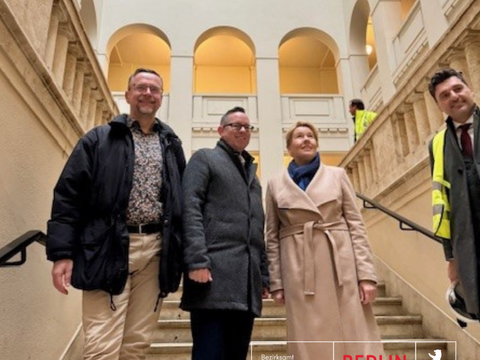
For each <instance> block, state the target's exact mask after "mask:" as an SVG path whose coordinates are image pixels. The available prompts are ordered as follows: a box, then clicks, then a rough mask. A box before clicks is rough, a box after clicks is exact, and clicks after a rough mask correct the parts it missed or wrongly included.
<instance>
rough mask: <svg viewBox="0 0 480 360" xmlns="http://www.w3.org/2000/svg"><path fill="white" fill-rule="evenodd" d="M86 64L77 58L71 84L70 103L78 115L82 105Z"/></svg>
mask: <svg viewBox="0 0 480 360" xmlns="http://www.w3.org/2000/svg"><path fill="white" fill-rule="evenodd" d="M85 68H86V65H85V63H84V62H83V60H80V59H78V60H77V66H76V69H77V70H76V74H75V81H74V84H73V93H72V105H73V109H74V111H75V113H76V114H77V116H78V117H80V107H81V105H82V94H83V82H84V77H85Z"/></svg>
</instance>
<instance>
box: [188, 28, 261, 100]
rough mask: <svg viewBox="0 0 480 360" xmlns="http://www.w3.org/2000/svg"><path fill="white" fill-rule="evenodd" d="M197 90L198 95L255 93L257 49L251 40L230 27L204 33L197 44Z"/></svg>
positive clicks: (195, 56)
mask: <svg viewBox="0 0 480 360" xmlns="http://www.w3.org/2000/svg"><path fill="white" fill-rule="evenodd" d="M193 89H194V92H195V93H220V94H233V93H237V94H238V93H241V94H253V93H255V92H256V77H255V49H254V46H253V43H252V41H251V40H250V38H249V37H248V36H247V35H246V34H244V33H243V32H241V31H240V30H237V29H235V28H228V27H219V28H214V29H211V30H209V31H207V32H205V33H204V34H202V35H201V36H200V37H199V39H198V40H197V43H196V44H195V52H194V84H193Z"/></svg>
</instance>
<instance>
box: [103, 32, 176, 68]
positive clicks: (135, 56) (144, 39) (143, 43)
mask: <svg viewBox="0 0 480 360" xmlns="http://www.w3.org/2000/svg"><path fill="white" fill-rule="evenodd" d="M110 61H111V62H112V63H118V64H122V63H137V64H138V63H141V64H157V65H168V64H170V48H169V46H168V44H167V43H166V42H165V41H164V40H163V39H161V38H159V37H158V36H157V35H154V34H148V33H133V34H131V35H128V36H126V37H124V38H123V39H121V40H120V41H119V42H118V43H117V44H115V45H114V47H113V49H112V52H111V54H110Z"/></svg>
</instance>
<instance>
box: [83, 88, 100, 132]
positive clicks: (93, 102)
mask: <svg viewBox="0 0 480 360" xmlns="http://www.w3.org/2000/svg"><path fill="white" fill-rule="evenodd" d="M99 98H100V94H99V93H98V89H96V88H95V89H92V90H91V93H90V103H89V105H88V110H87V115H86V119H87V121H86V123H87V130H90V129H91V128H93V127H94V126H95V120H96V114H97V104H98V100H99Z"/></svg>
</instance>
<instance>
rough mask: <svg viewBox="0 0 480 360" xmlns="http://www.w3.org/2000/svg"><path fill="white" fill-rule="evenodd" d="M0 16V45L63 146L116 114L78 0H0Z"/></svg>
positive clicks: (115, 108) (68, 144) (71, 142)
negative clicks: (83, 22)
mask: <svg viewBox="0 0 480 360" xmlns="http://www.w3.org/2000/svg"><path fill="white" fill-rule="evenodd" d="M32 7H34V8H35V10H33V9H31V8H32ZM27 8H28V11H26V10H27ZM0 19H1V22H0V38H1V39H2V40H1V41H0V50H1V51H3V53H4V55H5V56H6V57H7V58H8V59H9V61H10V62H11V64H12V65H13V69H14V70H16V71H17V72H18V73H19V74H22V76H23V77H24V79H27V80H28V81H29V84H27V85H28V86H29V88H30V90H31V91H32V93H33V94H34V96H35V97H36V100H37V101H38V102H39V103H42V104H45V107H46V108H47V112H49V115H50V116H48V117H45V116H44V115H41V114H40V113H39V112H38V111H37V113H38V117H39V120H40V121H42V122H44V124H45V125H46V127H47V128H48V129H49V130H50V132H51V133H52V134H53V135H54V136H55V137H56V138H57V140H58V141H59V142H60V143H62V147H63V148H64V149H68V148H71V146H72V144H74V143H75V142H76V140H77V139H78V137H79V136H81V135H83V134H84V133H85V132H86V131H88V130H89V129H90V128H92V127H93V126H96V125H99V124H102V123H105V122H107V121H108V120H110V119H111V118H112V116H113V115H114V114H116V113H118V109H117V106H116V104H115V102H114V101H113V98H112V95H111V93H110V91H109V89H108V86H107V83H106V80H105V77H104V75H103V73H102V70H101V68H100V65H99V63H98V61H97V58H96V56H95V54H94V51H93V49H92V47H91V45H90V43H89V40H88V38H87V35H86V34H85V31H84V27H83V26H82V23H81V19H80V15H79V11H78V2H77V1H74V0H39V1H26V0H25V1H18V0H0ZM13 34H14V35H13ZM13 69H12V70H13ZM27 74H28V76H27ZM10 76H13V74H10ZM48 104H51V105H52V106H50V107H47V105H48ZM47 118H49V119H47ZM52 122H53V123H52ZM55 125H56V126H55ZM69 129H70V130H69ZM62 138H67V139H68V140H67V144H63V142H64V140H61V139H62Z"/></svg>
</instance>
